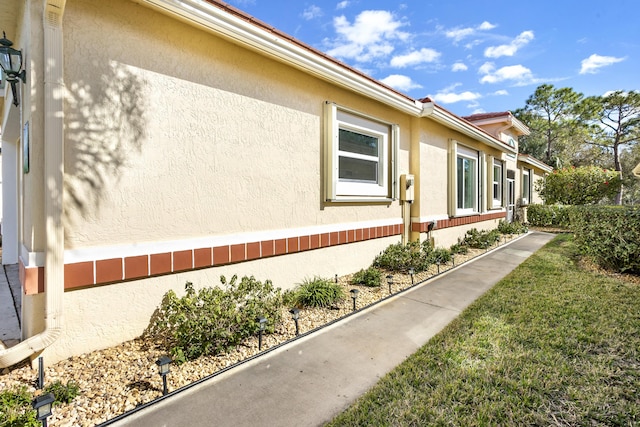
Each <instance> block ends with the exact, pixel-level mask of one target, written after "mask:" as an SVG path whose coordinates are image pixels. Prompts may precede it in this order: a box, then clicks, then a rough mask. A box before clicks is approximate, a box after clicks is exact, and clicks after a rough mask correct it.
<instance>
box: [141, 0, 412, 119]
mask: <svg viewBox="0 0 640 427" xmlns="http://www.w3.org/2000/svg"><path fill="white" fill-rule="evenodd" d="M134 1H136V2H138V3H142V4H146V5H149V6H151V7H152V8H154V9H156V10H158V11H160V12H162V13H164V14H167V15H170V16H171V17H173V18H178V19H180V20H182V21H183V22H186V23H188V24H191V25H193V24H196V26H199V27H201V28H203V29H205V30H207V31H209V32H212V33H214V34H216V35H219V36H220V35H222V36H224V37H226V38H228V39H230V40H231V41H232V42H234V43H237V44H240V45H242V46H245V47H249V48H250V49H252V50H257V51H259V52H261V53H264V54H266V55H268V56H270V57H272V58H275V59H276V60H278V61H280V62H284V63H286V64H288V65H290V66H293V67H295V68H298V69H300V70H303V71H304V72H305V73H308V74H311V75H314V76H316V77H318V78H321V79H323V80H326V81H329V82H331V83H334V84H336V85H339V86H341V87H344V88H347V89H349V90H352V91H355V92H358V93H361V94H362V95H364V96H367V97H370V98H373V99H375V100H377V101H380V102H382V103H384V104H385V105H389V106H391V107H393V108H395V109H398V110H400V111H403V112H405V113H408V114H412V115H414V116H419V115H420V112H421V103H419V102H416V101H414V100H412V99H410V98H409V97H407V96H404V95H402V94H400V93H399V92H396V91H394V90H392V89H390V88H388V87H386V86H384V85H382V84H381V83H380V82H377V81H375V80H374V79H371V78H368V77H367V76H365V75H364V74H361V73H359V72H357V71H355V70H353V69H351V68H349V67H348V66H345V65H344V64H342V63H339V62H337V61H336V60H334V59H333V58H330V57H329V56H326V55H324V54H322V53H320V52H316V51H314V50H312V49H311V48H309V47H304V46H302V45H300V44H298V43H295V42H294V41H292V40H293V38H287V37H286V35H285V34H282V33H278V32H275V31H273V30H271V31H270V30H269V29H268V28H266V27H263V26H261V25H258V24H257V23H256V22H248V21H247V20H245V19H242V18H241V17H239V16H235V15H233V14H231V13H229V12H227V11H225V10H223V9H221V8H219V7H216V6H214V5H212V4H210V3H207V2H206V1H202V0H134Z"/></svg>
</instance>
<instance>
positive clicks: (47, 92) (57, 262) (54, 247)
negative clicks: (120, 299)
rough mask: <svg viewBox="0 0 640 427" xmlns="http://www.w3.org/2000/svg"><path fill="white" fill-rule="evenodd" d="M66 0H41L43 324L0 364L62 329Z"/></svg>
mask: <svg viewBox="0 0 640 427" xmlns="http://www.w3.org/2000/svg"><path fill="white" fill-rule="evenodd" d="M65 3H66V0H44V17H43V20H44V22H43V30H44V31H43V35H44V58H43V59H44V68H45V69H44V138H43V143H44V186H45V188H44V214H45V232H46V248H45V265H44V267H45V276H44V292H45V309H44V321H45V327H44V330H43V331H42V332H40V333H39V334H37V335H34V336H32V337H29V338H27V339H26V340H24V341H22V342H20V343H19V344H17V345H15V346H13V347H11V348H8V349H6V350H2V351H0V368H5V367H8V366H12V365H15V364H16V363H18V362H20V361H22V360H24V359H26V358H27V357H34V356H35V355H36V354H37V353H39V352H41V351H42V350H44V349H45V348H47V347H48V346H50V345H51V344H52V343H53V342H54V341H55V340H56V339H57V338H58V337H59V336H60V334H61V332H62V312H63V307H62V303H63V297H64V227H63V224H62V210H63V200H62V195H63V177H64V110H63V100H64V79H63V73H62V64H63V57H62V44H63V38H62V15H63V14H64V7H65Z"/></svg>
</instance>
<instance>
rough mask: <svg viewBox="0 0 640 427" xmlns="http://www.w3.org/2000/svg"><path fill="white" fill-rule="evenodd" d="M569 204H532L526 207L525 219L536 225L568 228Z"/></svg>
mask: <svg viewBox="0 0 640 427" xmlns="http://www.w3.org/2000/svg"><path fill="white" fill-rule="evenodd" d="M570 208H571V207H570V206H563V205H538V204H532V205H529V206H528V208H527V220H528V221H529V224H530V225H533V226H536V227H559V228H569V226H570V224H571V222H570V220H569V209H570Z"/></svg>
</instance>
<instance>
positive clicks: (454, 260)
mask: <svg viewBox="0 0 640 427" xmlns="http://www.w3.org/2000/svg"><path fill="white" fill-rule="evenodd" d="M451 266H452V267H455V266H456V254H451Z"/></svg>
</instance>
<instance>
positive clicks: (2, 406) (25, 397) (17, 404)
mask: <svg viewBox="0 0 640 427" xmlns="http://www.w3.org/2000/svg"><path fill="white" fill-rule="evenodd" d="M31 401H32V396H31V394H30V393H29V392H28V391H27V388H26V387H24V386H23V387H21V388H19V389H15V390H3V391H0V426H2V427H38V426H39V425H40V422H39V421H38V420H37V419H36V411H34V410H33V409H32V407H31Z"/></svg>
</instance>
